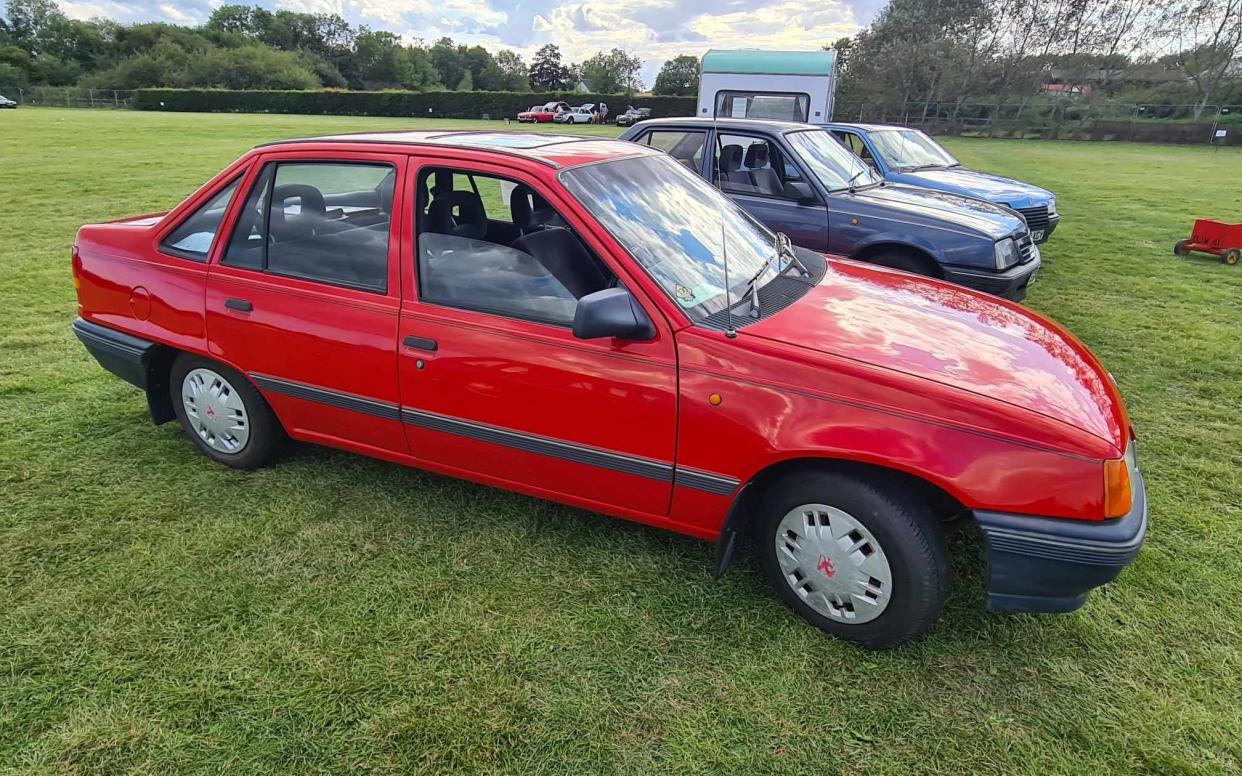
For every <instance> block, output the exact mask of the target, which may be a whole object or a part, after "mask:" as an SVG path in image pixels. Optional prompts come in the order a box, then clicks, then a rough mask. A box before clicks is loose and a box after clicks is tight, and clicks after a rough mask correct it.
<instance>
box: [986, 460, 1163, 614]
mask: <svg viewBox="0 0 1242 776" xmlns="http://www.w3.org/2000/svg"><path fill="white" fill-rule="evenodd" d="M1130 483H1131V484H1130V487H1131V490H1132V495H1133V507H1131V509H1130V513H1129V514H1127V515H1125V516H1124V517H1119V518H1116V519H1113V520H1103V521H1098V522H1088V521H1082V520H1066V519H1062V518H1052V517H1032V516H1026V515H1011V514H1001V513H998V512H976V513H975V520H976V521H977V522H978V524H979V527H980V528H981V529H983V538H984V543H985V545H986V547H987V559H988V609H989V610H991V611H994V612H1072V611H1074V610H1075V609H1077V608H1079V607H1081V606H1082V605H1083V604H1084V603H1086V602H1087V596H1089V595H1090V594H1091V591H1092V590H1094V589H1095V588H1097V587H1099V586H1101V585H1103V584H1105V583H1107V582H1111V581H1112V580H1113V579H1115V578H1116V577H1117V575H1118V574H1120V573H1121V570H1122V569H1123V568H1125V567H1126V566H1128V565H1129V564H1130V562H1131V561H1133V560H1134V559H1135V557H1137V556H1138V552H1139V548H1140V547H1142V546H1143V540H1144V538H1146V536H1147V491H1146V487H1145V486H1144V484H1143V475H1142V474H1141V473H1140V472H1139V471H1138V470H1137V469H1132V470H1131V474H1130Z"/></svg>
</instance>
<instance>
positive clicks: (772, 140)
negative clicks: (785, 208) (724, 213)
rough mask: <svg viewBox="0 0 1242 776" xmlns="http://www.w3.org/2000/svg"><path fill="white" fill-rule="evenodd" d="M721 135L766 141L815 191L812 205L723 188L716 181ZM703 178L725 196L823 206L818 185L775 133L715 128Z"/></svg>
mask: <svg viewBox="0 0 1242 776" xmlns="http://www.w3.org/2000/svg"><path fill="white" fill-rule="evenodd" d="M721 135H731V136H736V137H748V138H752V139H756V140H762V141H763V142H765V143H767V144H768V145H769V146H770V147H771V148H773V149H775V150H776V151H777V152H779V153H780V155H781V156H782V157H783V161H784V162H785V163H786V164H791V165H793V168H794V169H795V170H797V171H798V175H799V176H800V179H801V180H802V181H803V182H805V183H806V184H807V185H809V186H810V187H811V191H813V192H815V199H816V200H817V201H816V202H815V204H814V205H805V204H800V203H799V202H798V200H796V199H790V198H789V197H786V196H783V195H782V196H776V195H772V194H761V193H760V192H758V191H729V190H727V189H725V188H724V187H723V186H721V185H720V183H718V182H717V174H718V170H717V168H718V165H719V162H720V151H721V150H723V148H724V146H723V145H722V144H721V142H720V137H721ZM769 164H771V162H770V161H769ZM772 169H776V167H775V165H773V167H772ZM705 180H706V181H707V182H708V183H711V184H712V185H713V186H715V187H716V188H717V189H719V190H720V193H721V194H724V195H725V196H726V197H754V198H755V199H762V200H765V201H767V202H784V203H786V204H789V205H797V206H799V207H808V206H809V207H823V206H824V201H823V197H822V196H821V195H820V193H819V190H818V187H817V186H816V185H815V184H814V183H812V181H811V178H810V176H808V175H807V174H806V170H805V169H803V167H802V165H801V164H799V162H798V159H797V157H796V156H795V155H794V154H791V153H790V152H789V151H788V150H787V149H786V148H785V145H784V144H783V143H781V142H780V140H779V138H778V136H776V135H770V136H764V135H760V134H756V133H754V132H749V131H746V130H731V129H717V130H716V132H715V134H714V135H713V136H712V155H711V166H710V167H709V168H708V171H707V178H705ZM786 182H788V181H786Z"/></svg>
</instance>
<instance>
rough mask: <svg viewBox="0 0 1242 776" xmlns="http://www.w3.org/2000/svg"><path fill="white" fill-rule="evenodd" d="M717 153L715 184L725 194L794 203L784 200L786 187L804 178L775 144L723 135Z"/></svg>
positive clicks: (718, 138)
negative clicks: (768, 198) (771, 198)
mask: <svg viewBox="0 0 1242 776" xmlns="http://www.w3.org/2000/svg"><path fill="white" fill-rule="evenodd" d="M715 150H716V155H715V159H716V161H715V165H714V176H715V182H716V185H717V186H718V187H720V189H721V190H722V191H725V192H727V193H730V194H748V195H751V196H758V197H774V198H777V199H795V198H793V197H786V196H785V184H786V183H790V182H795V181H801V180H802V176H801V175H800V174H799V173H798V168H797V167H795V166H794V165H793V164H790V163H789V162H788V161H787V160H786V159H785V157H784V155H783V154H782V153H781V150H780V148H779V147H778V146H777V145H776V144H775V143H772V142H770V141H768V140H766V139H764V138H760V137H752V136H750V135H726V134H720V135H717V143H716V149H715Z"/></svg>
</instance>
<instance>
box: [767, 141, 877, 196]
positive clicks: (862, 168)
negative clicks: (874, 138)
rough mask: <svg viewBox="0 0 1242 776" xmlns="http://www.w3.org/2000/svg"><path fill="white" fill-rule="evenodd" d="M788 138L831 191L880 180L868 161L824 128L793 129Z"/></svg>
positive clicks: (812, 172) (795, 149)
mask: <svg viewBox="0 0 1242 776" xmlns="http://www.w3.org/2000/svg"><path fill="white" fill-rule="evenodd" d="M785 139H786V140H787V141H789V145H791V146H792V147H793V150H794V153H796V154H797V155H798V158H799V159H801V160H802V163H803V164H804V165H806V167H807V168H808V170H809V171H810V173H811V175H814V176H815V177H816V178H817V179H818V180H819V182H820V183H821V184H823V186H824V188H826V189H828V190H829V191H837V190H840V189H848V188H849V187H850V186H855V187H860V186H870V185H872V184H875V183H879V182H880V180H881V179H880V176H879V175H877V174H876V173H875V171H874V170H872V169H871V168H870V167H868V166H867V163H866V162H864V161H863V160H862V159H859V158H858V157H857V156H855V155H854V153H853V152H852V151H850V150H849V149H848V148H846V147H845V146H843V145H841V143H840V142H839V141H838V140H837V139H836V138H834V137H833V136H832V135H831V133H829V132H827V131H825V130H822V129H808V130H803V131H800V132H790V133H789V134H787V135H785Z"/></svg>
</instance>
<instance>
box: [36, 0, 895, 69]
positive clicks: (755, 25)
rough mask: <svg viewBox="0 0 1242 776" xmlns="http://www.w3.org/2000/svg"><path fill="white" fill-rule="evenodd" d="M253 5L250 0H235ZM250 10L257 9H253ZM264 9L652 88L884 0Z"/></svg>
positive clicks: (181, 4)
mask: <svg viewBox="0 0 1242 776" xmlns="http://www.w3.org/2000/svg"><path fill="white" fill-rule="evenodd" d="M223 1H224V0H179V1H178V2H172V1H171V0H58V2H59V5H60V6H61V8H62V10H64V12H65V13H66V14H68V15H69V16H71V17H74V18H77V19H88V18H91V17H95V16H104V17H107V18H109V19H114V20H116V21H119V22H123V23H131V22H146V21H165V22H173V23H176V24H187V25H197V24H201V23H202V22H203V21H205V20H206V19H207V17H208V15H210V14H211V10H212V9H213V8H214V7H215V6H217V5H220V4H221V3H222V2H223ZM233 2H242V3H245V2H247V0H233ZM250 4H256V3H254V2H253V0H251V2H250ZM257 4H258V5H262V6H265V7H267V8H271V9H282V8H283V9H288V10H291V11H304V12H309V13H336V14H340V15H341V16H343V17H344V18H345V19H346V20H347V21H348V22H350V23H351V24H352V25H354V26H355V27H356V26H358V25H360V24H366V25H369V26H370V27H371V28H373V29H385V30H389V31H391V32H395V33H398V34H400V35H401V36H402V37H404V38H405V39H406V40H407V41H409V42H413V41H414V40H415V39H422V40H423V41H424V42H426V43H431V42H433V41H435V40H436V39H437V38H440V37H443V36H446V35H447V36H448V37H450V38H453V39H454V40H456V41H459V42H461V43H466V44H469V45H474V44H476V43H477V44H480V45H483V46H485V47H487V48H489V49H492V50H496V49H499V48H509V49H513V50H514V51H517V52H518V53H520V54H522V55H523V56H524V57H526V59H527V60H528V61H529V59H530V56H531V54H533V53H534V52H535V50H536V49H538V48H539V47H540V46H542V45H544V44H545V43H555V44H556V45H557V46H559V47H560V49H561V54H562V56H563V57H564V58H565V60H566V62H580V61H582V60H583V59H586V58H587V57H589V56H591V55H592V54H594V53H595V52H596V51H601V50H603V51H606V50H608V49H611V48H614V47H619V48H623V49H626V50H627V51H630V52H633V53H635V54H637V55H638V56H639V57H640V58H642V60H643V70H642V77H643V82H644V83H645V84H646V86H647V88H650V87H651V85H652V83H653V82H654V81H655V76H656V73H657V72H659V69H660V65H661V64H662V63H663V62H664V60H665V59H669V58H671V57H674V56H676V55H678V54H693V55H695V56H699V55H701V54H702V53H703V52H704V51H706V50H707V49H709V48H725V49H727V48H763V49H795V50H796V49H808V50H809V49H817V48H820V47H821V46H823V45H824V44H825V43H830V42H832V41H834V40H836V39H837V38H840V37H842V36H844V35H852V34H853V33H855V32H857V31H858V30H859V29H861V28H862V27H864V26H866V25H867V24H868V23H870V22H871V20H872V19H873V18H874V16H875V14H876V13H877V12H878V10H879V9H880V8H881V7H882V6H883V4H884V0H812V1H811V2H808V1H807V0H570V1H568V2H567V1H566V0H520V2H508V3H506V2H503V0H365V1H363V0H260V1H259V2H258V3H257Z"/></svg>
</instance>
